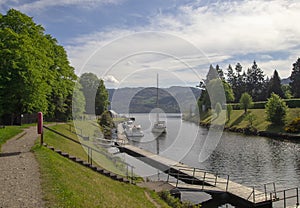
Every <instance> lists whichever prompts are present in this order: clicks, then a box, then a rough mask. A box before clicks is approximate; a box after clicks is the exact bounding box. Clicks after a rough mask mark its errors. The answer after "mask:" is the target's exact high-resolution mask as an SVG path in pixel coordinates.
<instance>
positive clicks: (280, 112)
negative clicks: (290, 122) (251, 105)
mask: <svg viewBox="0 0 300 208" xmlns="http://www.w3.org/2000/svg"><path fill="white" fill-rule="evenodd" d="M287 110H288V107H287V105H286V104H285V102H284V101H283V100H282V99H281V98H280V97H279V96H278V95H276V94H275V93H272V95H271V97H270V98H269V99H268V102H267V104H266V114H267V120H268V121H270V122H272V124H277V125H278V124H283V123H284V121H285V117H286V114H287Z"/></svg>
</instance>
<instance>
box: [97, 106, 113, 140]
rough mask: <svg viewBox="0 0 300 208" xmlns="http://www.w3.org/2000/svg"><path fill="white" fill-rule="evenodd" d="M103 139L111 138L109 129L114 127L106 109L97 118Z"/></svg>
mask: <svg viewBox="0 0 300 208" xmlns="http://www.w3.org/2000/svg"><path fill="white" fill-rule="evenodd" d="M98 123H99V125H100V126H101V130H102V132H103V134H104V138H105V139H111V136H112V133H111V129H112V128H113V127H114V122H113V119H112V117H111V115H110V113H109V112H108V111H104V112H103V113H102V115H101V116H100V118H99V120H98Z"/></svg>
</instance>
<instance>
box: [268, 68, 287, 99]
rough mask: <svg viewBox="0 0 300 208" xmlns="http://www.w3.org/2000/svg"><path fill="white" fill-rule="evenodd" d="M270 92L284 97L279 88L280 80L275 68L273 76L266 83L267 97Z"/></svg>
mask: <svg viewBox="0 0 300 208" xmlns="http://www.w3.org/2000/svg"><path fill="white" fill-rule="evenodd" d="M272 93H275V94H277V95H278V96H279V97H281V98H284V97H285V96H284V93H283V91H282V88H281V80H280V77H279V75H278V72H277V70H275V71H274V74H273V77H272V78H271V79H270V81H269V84H268V97H270V96H271V94H272Z"/></svg>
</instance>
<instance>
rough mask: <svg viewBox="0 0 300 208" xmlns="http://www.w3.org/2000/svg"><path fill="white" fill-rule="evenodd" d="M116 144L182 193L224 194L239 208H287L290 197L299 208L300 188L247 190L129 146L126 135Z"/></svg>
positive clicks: (226, 177) (218, 176)
mask: <svg viewBox="0 0 300 208" xmlns="http://www.w3.org/2000/svg"><path fill="white" fill-rule="evenodd" d="M120 135H122V134H120ZM116 145H117V147H118V148H119V150H120V151H121V152H125V153H127V154H129V155H131V156H133V157H135V158H137V159H139V160H141V161H143V162H145V163H147V164H148V165H150V166H152V167H154V168H157V169H159V170H160V171H163V172H164V173H166V174H167V181H166V182H167V183H169V184H170V185H172V186H173V187H176V188H177V189H179V190H183V191H194V192H195V191H199V192H206V193H208V194H211V195H221V196H222V199H223V200H224V199H225V201H226V202H227V203H230V204H233V205H235V206H238V207H260V208H271V207H273V203H274V202H278V201H282V204H283V206H282V207H287V200H288V199H291V198H293V199H294V201H295V205H296V206H295V207H297V206H298V205H299V191H298V188H292V189H286V190H280V191H278V190H276V186H275V183H269V184H264V185H262V187H261V189H257V187H247V186H244V185H242V184H239V183H236V182H234V181H232V180H230V177H229V175H222V174H220V173H212V172H209V171H206V170H202V169H199V168H194V167H190V166H188V165H186V164H182V163H180V162H177V161H174V160H171V159H169V158H166V157H163V156H160V155H157V154H154V153H152V152H149V151H147V150H144V149H141V148H139V147H136V146H133V145H130V144H128V142H126V138H124V137H123V136H121V137H119V140H118V142H116Z"/></svg>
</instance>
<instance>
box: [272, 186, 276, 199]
mask: <svg viewBox="0 0 300 208" xmlns="http://www.w3.org/2000/svg"><path fill="white" fill-rule="evenodd" d="M273 188H274V194H275V199H277V193H276V186H275V183H273Z"/></svg>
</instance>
